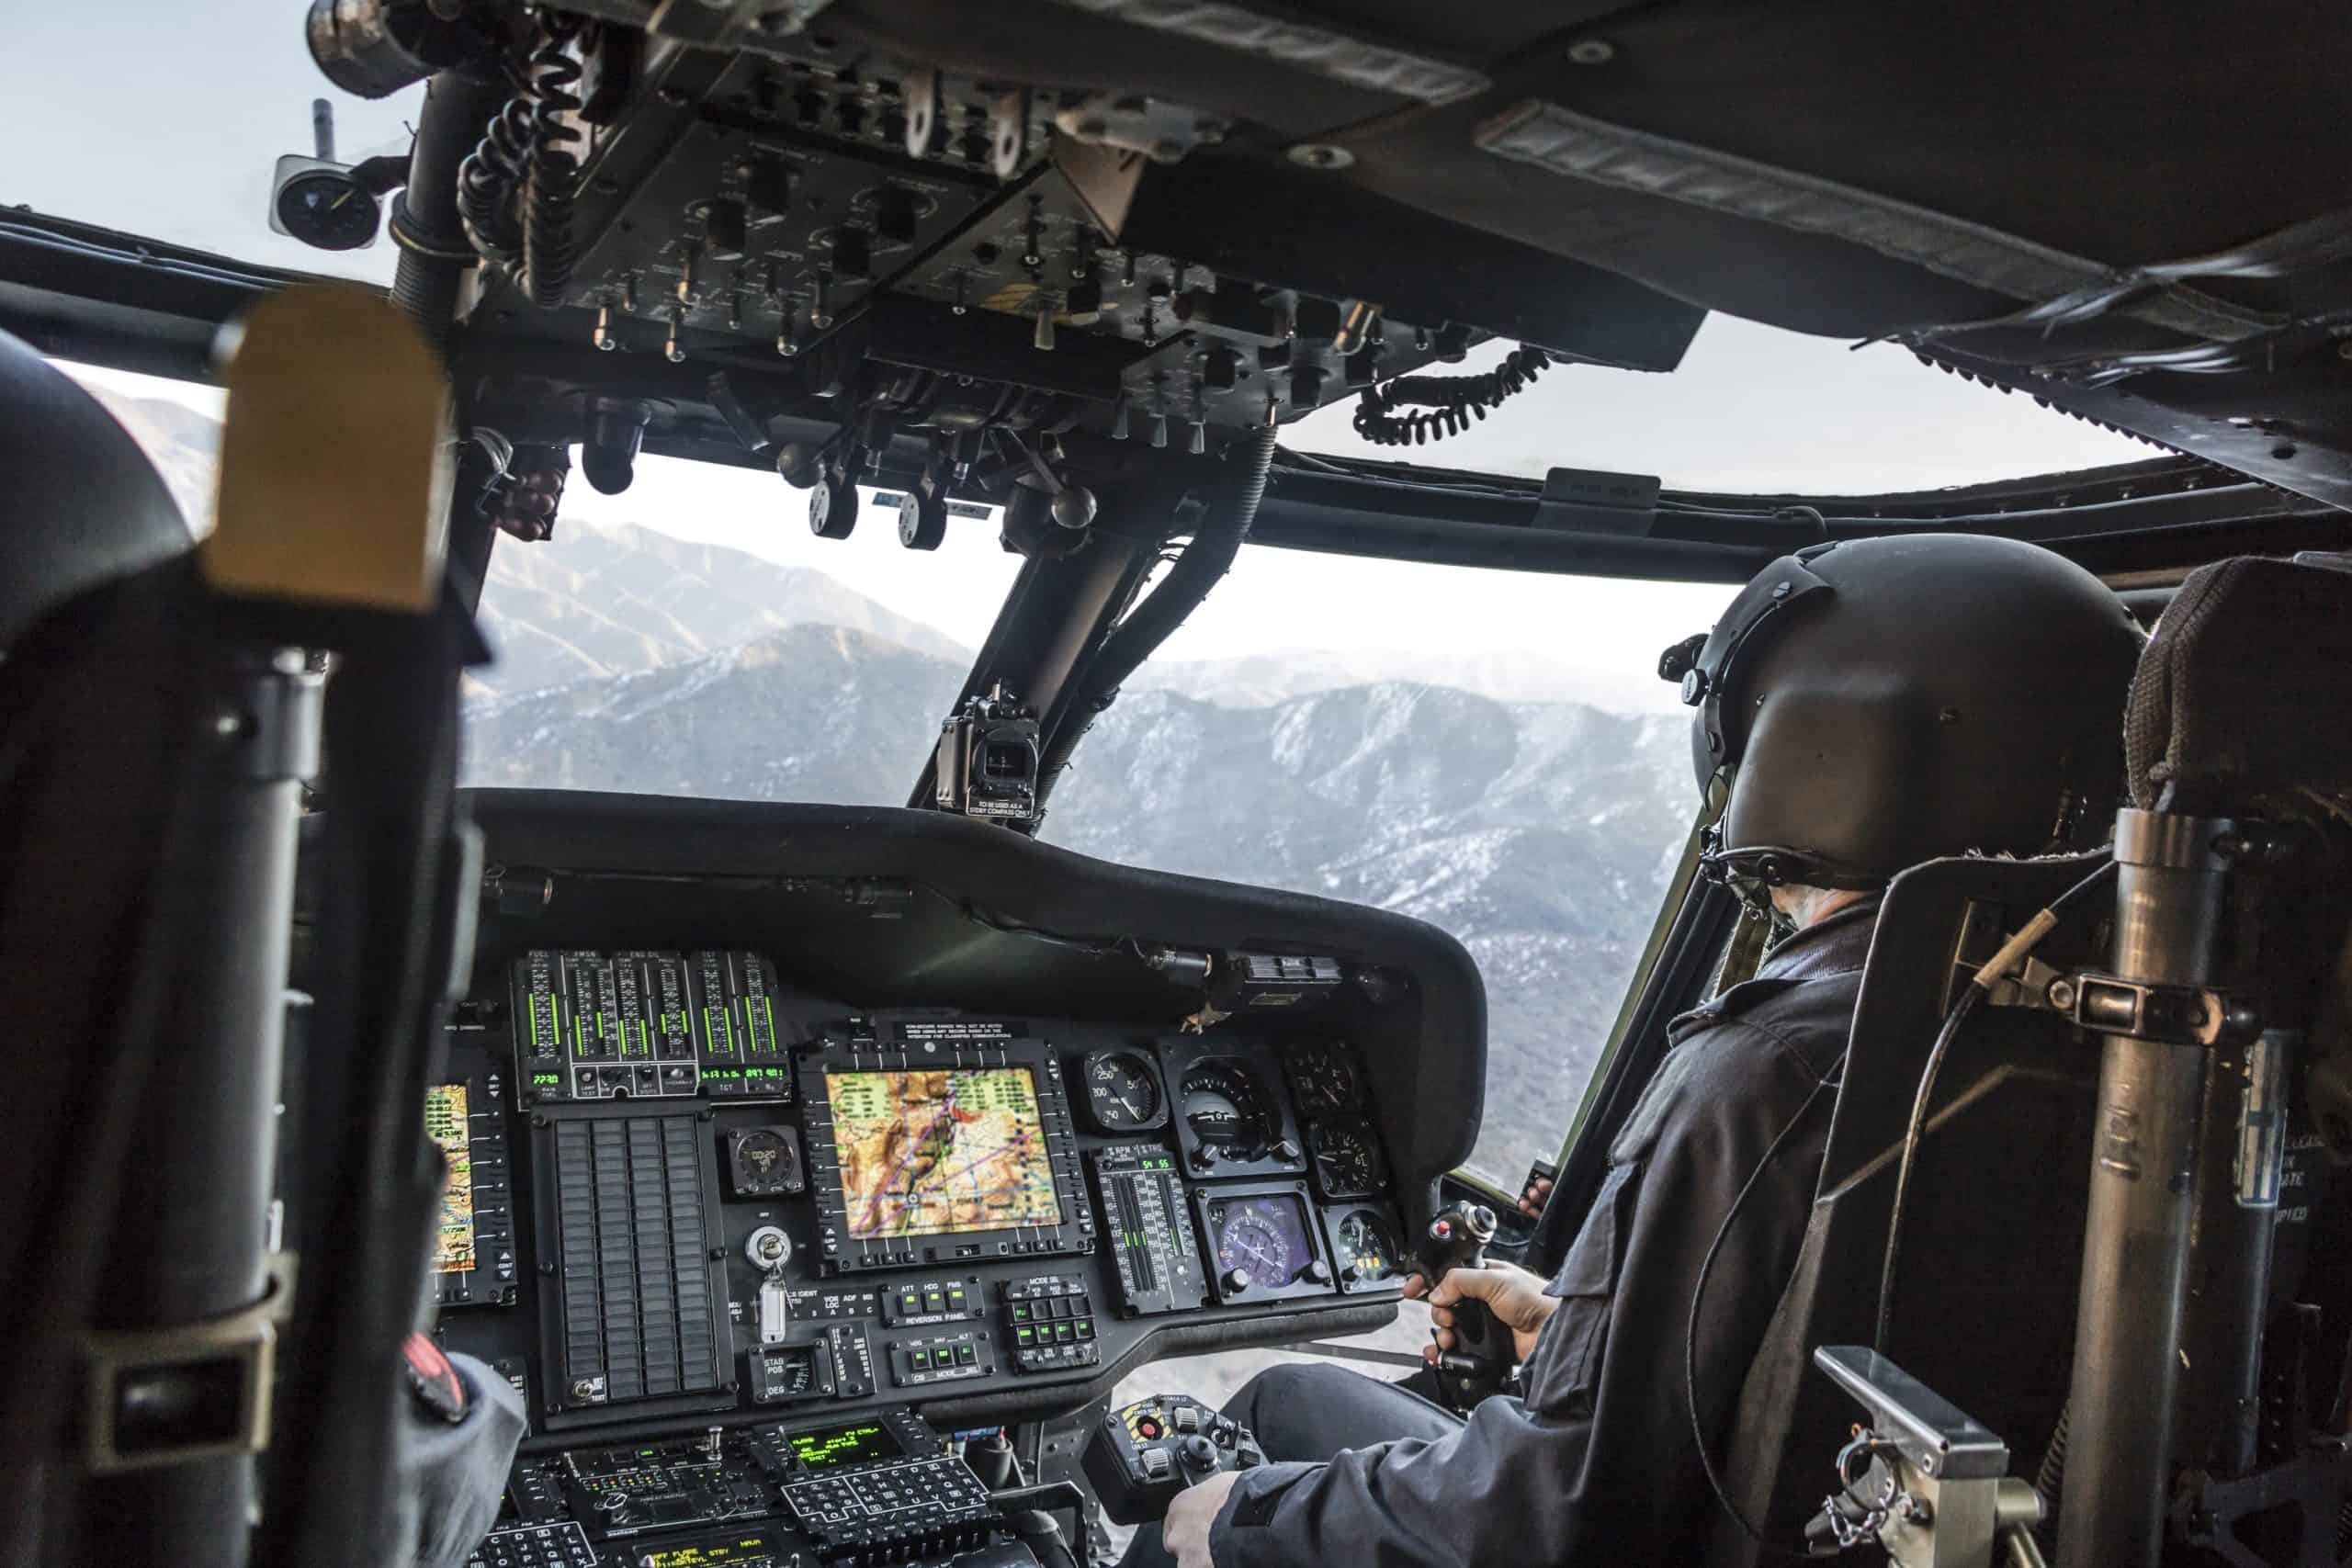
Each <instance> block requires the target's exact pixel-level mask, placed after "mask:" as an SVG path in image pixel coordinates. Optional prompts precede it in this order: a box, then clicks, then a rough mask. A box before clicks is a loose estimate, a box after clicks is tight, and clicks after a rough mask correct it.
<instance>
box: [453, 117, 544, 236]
mask: <svg viewBox="0 0 2352 1568" xmlns="http://www.w3.org/2000/svg"><path fill="white" fill-rule="evenodd" d="M535 118H536V117H535V111H534V109H533V106H532V101H531V93H530V89H529V88H528V86H527V85H526V86H525V87H524V88H523V90H521V91H519V92H517V93H516V94H515V96H513V97H512V98H509V99H508V100H507V101H506V107H504V108H503V109H500V110H499V111H498V114H497V115H496V117H495V118H492V120H491V122H490V130H488V131H487V132H485V133H484V135H483V136H482V139H481V141H480V142H479V143H478V144H477V145H476V146H475V148H474V150H473V151H472V152H469V153H467V154H466V161H465V162H464V163H462V164H458V221H460V222H461V223H463V224H464V225H465V229H466V238H467V239H468V240H469V241H470V242H472V243H473V247H474V249H475V250H477V251H479V252H481V256H482V259H483V260H484V261H496V262H509V263H511V262H514V261H516V260H518V259H519V258H520V257H521V256H522V254H523V225H522V223H521V221H520V220H518V219H517V218H516V217H515V192H516V191H517V190H518V189H520V188H521V187H522V184H523V178H524V175H526V174H527V173H528V172H529V169H530V159H531V147H532V141H533V129H534V122H535Z"/></svg>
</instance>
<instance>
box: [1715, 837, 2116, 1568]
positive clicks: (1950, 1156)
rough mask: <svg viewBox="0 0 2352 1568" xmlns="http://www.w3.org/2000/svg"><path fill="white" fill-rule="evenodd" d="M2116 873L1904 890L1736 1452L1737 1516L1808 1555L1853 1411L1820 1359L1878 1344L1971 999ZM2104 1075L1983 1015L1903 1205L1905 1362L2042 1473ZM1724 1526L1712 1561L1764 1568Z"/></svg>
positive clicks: (1935, 883) (2060, 1388)
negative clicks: (1991, 974) (1921, 1116)
mask: <svg viewBox="0 0 2352 1568" xmlns="http://www.w3.org/2000/svg"><path fill="white" fill-rule="evenodd" d="M2097 863H2098V860H2097V858H2096V857H2076V858H2067V859H2053V860H2044V861H1999V860H1975V859H1962V860H1939V861H1931V862H1928V863H1926V864H1924V865H1921V866H1917V867H1915V868H1914V869H1912V870H1910V871H1907V872H1905V873H1904V874H1902V875H1901V876H1898V877H1897V878H1895V880H1894V885H1893V886H1892V887H1891V888H1890V889H1889V890H1888V893H1887V896H1886V900H1885V903H1884V905H1883V908H1882V909H1881V911H1880V914H1879V920H1878V926H1877V930H1876V931H1875V932H1874V933H1873V935H1872V937H1871V953H1870V958H1869V960H1868V964H1867V966H1866V967H1865V969H1864V971H1863V976H1862V986H1861V992H1860V999H1859V1001H1858V1003H1857V1006H1856V1010H1855V1015H1854V1026H1853V1032H1852V1035H1851V1037H1850V1043H1849V1048H1848V1053H1847V1058H1846V1066H1845V1075H1844V1079H1843V1082H1842V1083H1841V1085H1840V1086H1839V1089H1838V1102H1837V1107H1836V1110H1835V1112H1834V1115H1833V1119H1832V1122H1831V1126H1830V1134H1829V1143H1828V1146H1827V1150H1826V1155H1825V1157H1824V1160H1823V1165H1822V1172H1821V1179H1820V1184H1819V1186H1818V1188H1817V1190H1816V1192H1815V1201H1814V1208H1813V1213H1812V1214H1811V1216H1810V1219H1809V1221H1808V1223H1807V1226H1806V1231H1805V1237H1804V1246H1803V1248H1802V1250H1801V1252H1800V1254H1799V1258H1798V1262H1797V1266H1796V1269H1795V1271H1794V1273H1793V1275H1792V1277H1791V1279H1790V1280H1789V1283H1788V1285H1787V1287H1786V1288H1785V1290H1784V1291H1783V1292H1782V1294H1781V1301H1780V1303H1779V1306H1778V1308H1777V1310H1776V1311H1775V1313H1774V1315H1773V1318H1772V1321H1771V1325H1770V1329H1769V1330H1768V1332H1767V1334H1766V1337H1765V1340H1764V1343H1763V1345H1762V1347H1761V1348H1760V1349H1759V1350H1758V1354H1757V1357H1756V1359H1755V1360H1754V1362H1753V1363H1752V1364H1751V1367H1750V1369H1749V1372H1748V1375H1747V1382H1746V1383H1745V1385H1744V1386H1743V1388H1742V1390H1741V1395H1740V1402H1739V1407H1738V1416H1737V1419H1736V1423H1735V1425H1734V1427H1733V1436H1732V1437H1731V1438H1730V1441H1729V1447H1728V1450H1727V1453H1726V1465H1725V1473H1726V1476H1727V1478H1728V1480H1729V1483H1730V1488H1731V1493H1732V1496H1733V1498H1734V1500H1735V1501H1736V1502H1737V1503H1738V1505H1739V1506H1740V1510H1741V1512H1742V1513H1743V1514H1744V1515H1745V1516H1746V1517H1747V1518H1748V1519H1750V1520H1752V1521H1756V1522H1758V1523H1761V1524H1763V1525H1764V1526H1765V1533H1766V1534H1767V1535H1768V1536H1769V1537H1770V1539H1771V1540H1774V1541H1776V1542H1780V1543H1783V1544H1793V1543H1794V1542H1795V1541H1796V1540H1798V1539H1799V1537H1800V1536H1801V1535H1802V1533H1803V1530H1804V1521H1805V1520H1806V1518H1807V1517H1810V1516H1811V1515H1812V1514H1813V1513H1815V1511H1817V1510H1818V1509H1819V1507H1820V1506H1821V1499H1822V1497H1823V1496H1824V1495H1826V1493H1827V1492H1828V1491H1829V1490H1830V1489H1831V1487H1830V1483H1831V1461H1833V1460H1834V1458H1835V1457H1836V1455H1837V1451H1838V1448H1839V1446H1840V1445H1842V1444H1843V1443H1844V1441H1845V1440H1846V1435H1847V1433H1848V1430H1849V1427H1850V1426H1851V1424H1852V1422H1853V1420H1854V1417H1855V1414H1856V1413H1855V1411H1854V1409H1853V1407H1852V1405H1851V1404H1850V1402H1849V1400H1848V1399H1847V1398H1846V1396H1845V1395H1843V1394H1842V1393H1839V1392H1838V1390H1837V1389H1836V1388H1835V1387H1834V1386H1833V1385H1832V1384H1831V1383H1830V1382H1829V1381H1828V1380H1827V1379H1826V1378H1825V1377H1823V1376H1822V1375H1821V1374H1820V1373H1818V1372H1816V1371H1815V1370H1814V1369H1813V1366H1812V1360H1811V1357H1812V1352H1813V1350H1814V1348H1815V1347H1816V1346H1820V1345H1838V1344H1844V1345H1857V1344H1859V1345H1867V1344H1870V1343H1871V1338H1872V1336H1873V1333H1874V1331H1875V1327H1876V1319H1877V1307H1878V1295H1879V1280H1880V1271H1881V1265H1882V1261H1883V1256H1884V1248H1885V1245H1886V1236H1887V1228H1888V1217H1889V1213H1890V1211H1891V1209H1892V1206H1893V1199H1894V1186H1895V1178H1896V1172H1897V1168H1898V1165H1899V1163H1900V1160H1901V1156H1902V1148H1903V1141H1904V1135H1905V1129H1906V1127H1907V1125H1908V1123H1909V1121H1910V1116H1911V1109H1912V1103H1913V1100H1914V1098H1915V1096H1916V1094H1917V1089H1918V1085H1919V1078H1920V1075H1921V1071H1922V1069H1923V1067H1924V1066H1925V1065H1926V1063H1927V1060H1928V1052H1929V1049H1930V1047H1931V1046H1932V1044H1933V1043H1934V1041H1935V1039H1936V1036H1937V1033H1938V1031H1939V1028H1940V1027H1941V1024H1942V1021H1943V1019H1944V1015H1945V1013H1946V1011H1947V1010H1948V1008H1949V1006H1950V1003H1951V998H1954V997H1955V996H1957V994H1958V992H1957V990H1956V988H1955V987H1958V986H1959V985H1962V984H1964V983H1965V981H1966V976H1968V975H1969V974H1970V973H1972V972H1973V970H1974V968H1975V967H1976V966H1977V965H1978V964H1982V963H1984V962H1985V960H1986V959H1988V958H1990V957H1991V955H1992V952H1993V950H1994V948H1996V947H1997V946H1998V945H1999V943H2000V942H2001V941H2002V939H2003V938H2004V937H2006V936H2007V934H2009V933H2011V932H2014V931H2017V930H2018V928H2019V927H2021V926H2022V925H2023V924H2024V923H2025V922H2026V921H2027V920H2028V919H2030V918H2031V917H2032V916H2033V915H2034V913H2035V912H2036V911H2038V910H2040V909H2041V908H2044V907H2045V906H2047V905H2048V904H2049V903H2050V902H2051V900H2052V899H2053V898H2055V897H2057V896H2058V895H2059V894H2060V893H2062V892H2064V890H2065V889H2066V888H2067V887H2069V886H2073V885H2074V884H2075V882H2076V881H2078V880H2079V879H2080V878H2081V877H2082V876H2083V875H2084V874H2086V872H2087V871H2088V870H2089V869H2091V868H2092V867H2093V866H2095V865H2096V864H2097ZM2103 918H2104V911H2098V910H2094V911H2088V912H2086V914H2084V915H2083V916H2082V917H2080V918H2079V919H2076V920H2075V921H2074V922H2072V924H2071V927H2062V928H2061V929H2059V930H2058V931H2053V932H2052V934H2051V935H2050V936H2049V937H2048V938H2047V939H2045V941H2044V942H2043V943H2042V946H2041V949H2040V950H2039V952H2038V953H2037V956H2040V957H2043V958H2045V959H2047V960H2049V961H2050V962H2052V963H2055V964H2059V965H2060V966H2061V967H2062V968H2063V967H2065V966H2066V965H2067V964H2069V963H2071V962H2073V961H2075V960H2078V959H2087V958H2088V957H2090V956H2091V954H2092V953H2094V952H2095V951H2096V950H2095V948H2094V946H2093V945H2092V944H2093V943H2094V942H2095V941H2096V939H2097V938H2098V934H2099V930H2100V928H2101V927H2102V925H2103ZM1968 960H1973V962H1966V961H1968ZM2097 1084H2098V1050H2097V1047H2096V1046H2095V1045H2092V1044H2087V1043H2084V1042H2083V1041H2082V1040H2081V1039H2080V1038H2079V1037H2078V1036H2077V1034H2076V1032H2075V1030H2074V1028H2073V1026H2072V1025H2070V1024H2069V1023H2067V1022H2066V1021H2064V1019H2062V1018H2060V1017H2059V1016H2058V1015H2056V1014H2055V1013H2052V1012H2049V1011H2044V1010H2032V1009H2027V1008H1980V1009H1978V1010H1976V1012H1975V1014H1974V1015H1973V1018H1972V1019H1970V1021H1968V1023H1967V1024H1966V1025H1965V1026H1964V1027H1963V1028H1962V1031H1961V1032H1960V1033H1959V1035H1958V1036H1957V1038H1956V1039H1955V1040H1954V1042H1953V1043H1952V1045H1951V1051H1950V1054H1949V1055H1948V1056H1947V1058H1946V1060H1945V1063H1944V1066H1943V1067H1942V1069H1941V1071H1940V1073H1939V1075H1938V1078H1937V1083H1936V1089H1935V1093H1934V1098H1933V1100H1932V1101H1931V1108H1930V1111H1929V1115H1928V1122H1927V1130H1926V1133H1925V1135H1924V1137H1923V1139H1922V1142H1921V1145H1920V1149H1919V1154H1918V1157H1917V1164H1916V1167H1915V1169H1914V1171H1913V1174H1912V1179H1911V1185H1910V1190H1909V1193H1908V1195H1907V1196H1906V1198H1905V1207H1906V1214H1905V1221H1904V1228H1903V1236H1902V1248H1901V1253H1900V1269H1899V1272H1898V1275H1897V1279H1896V1286H1895V1291H1894V1314H1893V1323H1892V1329H1891V1333H1890V1337H1889V1338H1888V1341H1887V1345H1886V1350H1887V1352H1888V1354H1890V1355H1891V1356H1892V1357H1893V1358H1894V1359H1895V1361H1897V1362H1898V1363H1899V1364H1900V1365H1902V1366H1903V1368H1904V1369H1905V1371H1909V1372H1910V1373H1911V1374H1912V1375H1913V1376H1915V1377H1917V1378H1918V1379H1919V1380H1920V1381H1921V1382H1925V1383H1926V1384H1927V1385H1928V1387H1930V1388H1933V1389H1935V1390H1936V1391H1937V1392H1938V1393H1942V1394H1943V1395H1944V1396H1945V1397H1946V1398H1948V1399H1950V1400H1951V1401H1952V1402H1953V1403H1954V1404H1958V1405H1960V1406H1961V1407H1962V1409H1964V1410H1966V1411H1967V1412H1968V1413H1969V1414H1970V1415H1971V1416H1975V1417H1976V1418H1977V1419H1978V1420H1980V1421H1982V1422H1984V1423H1985V1425H1986V1426H1987V1427H1991V1428H1992V1429H1993V1430H1994V1431H1995V1432H1996V1433H1998V1434H1999V1435H2000V1436H2001V1437H2002V1438H2004V1439H2005V1440H2006V1441H2007V1443H2008V1445H2009V1450H2010V1453H2011V1454H2012V1456H2013V1459H2012V1464H2013V1466H2016V1467H2018V1468H2021V1469H2023V1470H2024V1471H2025V1472H2028V1473H2029V1474H2030V1472H2031V1470H2032V1468H2033V1466H2034V1464H2035V1463H2036V1461H2038V1460H2039V1459H2040V1457H2041V1452H2042V1450H2043V1448H2044V1446H2045V1445H2046V1444H2047V1443H2048V1441H2049V1438H2050V1435H2051V1432H2052V1429H2053V1428H2054V1427H2055V1426H2056V1424H2057V1420H2058V1416H2059V1413H2060V1411H2061V1409H2062V1408H2063V1406H2064V1401H2065V1396H2066V1384H2067V1378H2068V1371H2069V1367H2070V1364H2071V1360H2072V1355H2073V1350H2072V1342H2073V1331H2074V1320H2075V1289H2076V1281H2077V1279H2078V1277H2079V1274H2080V1270H2081V1261H2082V1235H2083V1214H2084V1205H2085V1197H2086V1181H2085V1173H2086V1171H2087V1170H2088V1168H2089V1161H2090V1150H2089V1138H2090V1131H2091V1112H2092V1104H2093V1099H2094V1091H2095V1089H2096V1088H2097ZM1721 1523H1722V1528H1721V1529H1719V1530H1718V1532H1717V1535H1718V1540H1717V1549H1716V1551H1715V1552H1714V1553H1713V1555H1711V1556H1710V1558H1709V1561H1711V1562H1714V1561H1722V1562H1753V1561H1755V1560H1756V1557H1757V1555H1758V1554H1757V1552H1756V1549H1755V1547H1754V1544H1753V1543H1752V1542H1751V1541H1749V1540H1747V1537H1746V1535H1745V1534H1744V1533H1743V1532H1741V1531H1739V1530H1737V1529H1736V1528H1734V1527H1733V1526H1732V1525H1731V1522H1730V1521H1729V1520H1724V1521H1721Z"/></svg>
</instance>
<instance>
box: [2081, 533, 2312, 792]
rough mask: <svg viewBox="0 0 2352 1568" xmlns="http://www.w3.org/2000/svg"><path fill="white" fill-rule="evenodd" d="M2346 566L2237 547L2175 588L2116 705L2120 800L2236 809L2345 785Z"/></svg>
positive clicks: (2201, 568)
mask: <svg viewBox="0 0 2352 1568" xmlns="http://www.w3.org/2000/svg"><path fill="white" fill-rule="evenodd" d="M2347 682H2352V571H2345V570H2336V569H2334V568H2332V567H2328V566H2320V565H2311V564H2305V563H2303V562H2301V561H2285V560H2272V559H2267V558H2263V557H2259V556H2239V557H2236V558H2233V559H2230V560H2224V561H2216V562H2214V563H2213V564H2212V565H2211V566H2205V567H2199V569H2198V570H2195V571H2193V572H2191V573H2190V574H2189V575H2188V581H2184V582H2183V583H2182V584H2181V585H2180V592H2177V593H2176V594H2175V595H2174V596H2173V600H2172V603H2171V604H2169V605H2167V606H2166V607H2165V613H2164V618H2163V619H2162V620H2160V621H2159V622H2157V624H2156V635H2155V637H2154V638H2153V639H2152V640H2151V641H2150V642H2149V644H2148V647H2147V649H2146V651H2145V652H2144V653H2143V654H2142V655H2141V658H2140V668H2139V671H2138V672H2137V673H2136V674H2135V675H2134V676H2133V677H2132V681H2131V700H2130V703H2129V705H2128V706H2127V707H2126V709H2125V713H2124V734H2123V740H2124V752H2125V762H2126V764H2127V766H2128V768H2129V769H2130V773H2131V803H2132V804H2133V805H2134V806H2137V807H2141V808H2142V809H2143V810H2145V809H2149V808H2152V807H2154V806H2155V805H2156V802H2157V800H2158V798H2159V796H2161V795H2163V793H2164V791H2165V788H2166V787H2167V786H2169V787H2170V788H2171V789H2172V790H2173V792H2174V797H2173V800H2172V802H2171V807H2172V808H2173V809H2175V810H2180V811H2190V812H2195V811H2204V810H2245V809H2248V808H2249V807H2251V806H2252V804H2253V803H2254V802H2256V801H2257V800H2259V799H2260V798H2262V797H2263V796H2266V795H2272V794H2276V793H2278V792H2284V791H2293V790H2297V789H2314V790H2319V791H2323V792H2326V793H2335V792H2339V791H2342V790H2345V789H2346V788H2352V728H2346V725H2345V724H2344V721H2343V716H2344V714H2345V712H2346V708H2347V706H2352V692H2347V691H2346V683H2347Z"/></svg>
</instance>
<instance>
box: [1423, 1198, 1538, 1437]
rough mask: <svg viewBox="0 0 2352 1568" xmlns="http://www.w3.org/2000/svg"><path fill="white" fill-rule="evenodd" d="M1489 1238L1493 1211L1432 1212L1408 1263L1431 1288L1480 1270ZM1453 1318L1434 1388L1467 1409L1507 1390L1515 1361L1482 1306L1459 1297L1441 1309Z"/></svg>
mask: <svg viewBox="0 0 2352 1568" xmlns="http://www.w3.org/2000/svg"><path fill="white" fill-rule="evenodd" d="M1494 1239H1495V1212H1494V1211H1493V1210H1492V1209H1489V1208H1487V1206H1486V1205H1485V1204H1484V1203H1467V1202H1464V1203H1454V1204H1451V1205H1449V1206H1448V1207H1446V1208H1443V1209H1441V1210H1439V1211H1438V1213H1437V1214H1436V1216H1435V1217H1434V1218H1432V1219H1431V1220H1430V1223H1429V1228H1428V1229H1427V1230H1425V1231H1423V1232H1422V1233H1421V1239H1420V1243H1419V1246H1418V1247H1415V1248H1414V1261H1415V1264H1416V1266H1417V1267H1418V1268H1419V1271H1420V1273H1421V1276H1422V1277H1423V1278H1424V1279H1426V1280H1428V1281H1429V1284H1430V1289H1431V1290H1435V1289H1436V1288H1437V1286H1438V1283H1439V1281H1440V1280H1443V1279H1444V1278H1445V1277H1446V1276H1447V1275H1448V1274H1450V1273H1452V1272H1453V1270H1455V1269H1483V1268H1485V1267H1486V1263H1487V1244H1488V1243H1489V1242H1492V1241H1493V1240H1494ZM1446 1310H1447V1311H1448V1312H1450V1313H1451V1314H1453V1349H1451V1350H1448V1351H1446V1352H1445V1353H1444V1354H1443V1355H1442V1356H1440V1357H1439V1358H1438V1362H1437V1380H1438V1386H1439V1388H1440V1389H1441V1390H1442V1391H1443V1393H1444V1394H1445V1397H1446V1401H1447V1403H1449V1404H1452V1405H1453V1407H1454V1408H1455V1409H1457V1410H1467V1409H1468V1408H1469V1407H1470V1406H1472V1405H1473V1404H1476V1403H1478V1401H1480V1400H1482V1399H1484V1398H1486V1397H1487V1395H1488V1394H1491V1393H1501V1392H1502V1391H1503V1390H1504V1389H1505V1388H1507V1387H1508V1386H1510V1381H1511V1371H1512V1367H1513V1366H1514V1364H1515V1363H1516V1362H1517V1359H1518V1358H1517V1357H1516V1356H1515V1355H1514V1354H1513V1352H1512V1345H1511V1337H1510V1330H1509V1329H1507V1328H1505V1327H1504V1326H1503V1325H1502V1324H1501V1323H1500V1322H1499V1321H1498V1320H1497V1319H1496V1317H1495V1314H1494V1313H1493V1312H1492V1310H1490V1309H1489V1308H1488V1307H1487V1303H1484V1302H1479V1301H1471V1300H1468V1299H1466V1298H1465V1299H1464V1300H1462V1301H1458V1302H1456V1303H1453V1305H1452V1306H1451V1307H1449V1308H1447V1309H1446Z"/></svg>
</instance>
